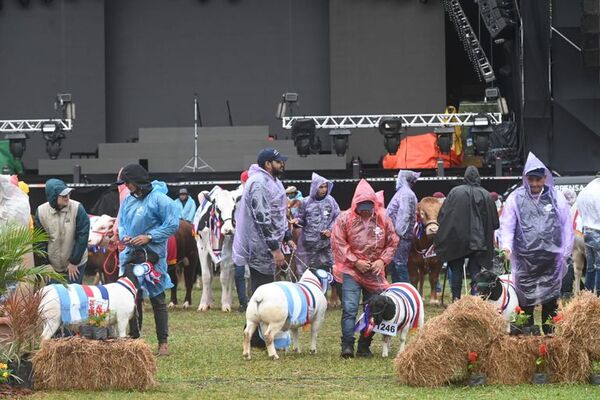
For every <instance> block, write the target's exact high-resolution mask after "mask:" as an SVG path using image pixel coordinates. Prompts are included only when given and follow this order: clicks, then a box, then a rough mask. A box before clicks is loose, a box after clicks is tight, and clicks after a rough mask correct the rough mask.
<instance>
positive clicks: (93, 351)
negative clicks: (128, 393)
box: [33, 337, 156, 390]
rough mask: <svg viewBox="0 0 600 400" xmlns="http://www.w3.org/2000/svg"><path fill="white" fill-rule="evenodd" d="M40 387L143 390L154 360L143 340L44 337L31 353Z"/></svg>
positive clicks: (151, 383) (153, 371) (149, 384)
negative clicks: (40, 344) (45, 338)
mask: <svg viewBox="0 0 600 400" xmlns="http://www.w3.org/2000/svg"><path fill="white" fill-rule="evenodd" d="M33 369H34V382H35V388H36V389H42V390H69V389H82V390H111V389H120V390H128V389H135V390H145V389H150V388H151V387H153V386H154V384H155V381H154V376H155V375H156V360H155V358H154V356H153V355H152V352H151V350H150V346H148V344H146V343H145V342H144V341H143V340H132V339H118V340H107V341H99V340H87V339H82V338H79V337H71V338H64V339H52V340H46V341H44V342H43V344H42V348H41V349H40V351H38V352H37V353H36V354H35V356H34V357H33Z"/></svg>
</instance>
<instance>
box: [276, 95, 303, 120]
mask: <svg viewBox="0 0 600 400" xmlns="http://www.w3.org/2000/svg"><path fill="white" fill-rule="evenodd" d="M297 102H298V93H284V94H282V95H281V102H280V103H279V104H278V105H277V113H276V115H275V118H277V119H283V117H285V116H287V115H288V114H289V115H290V117H293V116H294V105H295V104H296V103H297Z"/></svg>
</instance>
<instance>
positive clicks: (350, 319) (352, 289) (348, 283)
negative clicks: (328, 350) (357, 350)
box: [342, 274, 375, 343]
mask: <svg viewBox="0 0 600 400" xmlns="http://www.w3.org/2000/svg"><path fill="white" fill-rule="evenodd" d="M361 293H362V296H363V303H365V304H366V303H367V302H368V301H369V299H370V298H371V296H373V295H374V294H375V293H371V292H369V291H367V290H366V289H365V288H363V287H361V286H360V285H359V284H358V282H356V281H355V280H354V279H352V277H351V276H350V275H348V274H344V282H342V342H344V343H354V325H355V324H356V313H357V312H358V305H359V303H360V295H361Z"/></svg>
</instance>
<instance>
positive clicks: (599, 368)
mask: <svg viewBox="0 0 600 400" xmlns="http://www.w3.org/2000/svg"><path fill="white" fill-rule="evenodd" d="M592 373H594V374H600V360H594V361H592Z"/></svg>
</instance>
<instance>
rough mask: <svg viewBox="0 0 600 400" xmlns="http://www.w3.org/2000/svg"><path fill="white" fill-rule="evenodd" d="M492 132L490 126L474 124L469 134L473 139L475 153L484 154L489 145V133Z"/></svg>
mask: <svg viewBox="0 0 600 400" xmlns="http://www.w3.org/2000/svg"><path fill="white" fill-rule="evenodd" d="M493 132H494V130H493V129H492V127H491V126H489V125H487V126H474V127H472V128H471V135H473V137H474V139H475V153H476V154H479V155H484V154H485V153H487V151H488V149H489V147H490V135H491V134H492V133H493Z"/></svg>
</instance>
